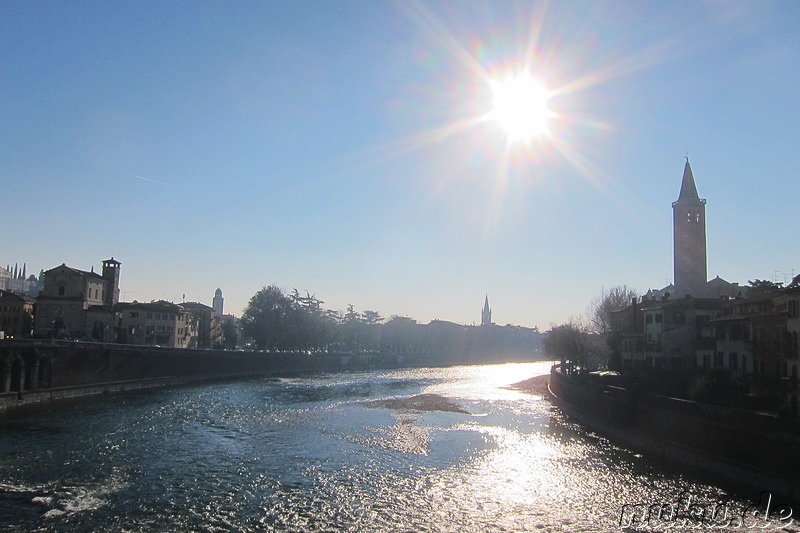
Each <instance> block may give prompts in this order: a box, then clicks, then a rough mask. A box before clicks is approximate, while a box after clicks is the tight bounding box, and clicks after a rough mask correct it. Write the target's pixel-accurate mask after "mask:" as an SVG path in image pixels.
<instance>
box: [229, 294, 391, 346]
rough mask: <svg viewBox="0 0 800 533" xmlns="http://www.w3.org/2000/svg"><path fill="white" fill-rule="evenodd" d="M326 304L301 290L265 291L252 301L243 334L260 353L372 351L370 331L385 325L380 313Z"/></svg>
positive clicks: (247, 309)
mask: <svg viewBox="0 0 800 533" xmlns="http://www.w3.org/2000/svg"><path fill="white" fill-rule="evenodd" d="M324 303H325V302H323V301H322V300H320V299H319V298H317V297H316V296H315V295H313V294H310V293H309V292H308V291H306V292H305V295H303V294H301V293H300V291H298V290H297V289H293V290H292V292H291V293H290V294H286V293H285V292H284V291H283V290H282V289H280V288H279V287H276V286H275V285H270V286H269V287H264V288H262V289H261V290H259V291H258V292H256V293H255V294H254V295H253V297H252V298H250V301H249V303H248V304H247V307H246V308H245V310H244V313H243V314H242V319H241V326H242V332H243V333H244V335H245V336H246V337H249V338H251V339H253V342H254V343H255V345H256V347H257V348H258V349H259V350H317V349H321V348H331V347H333V348H341V349H347V350H353V349H360V348H368V347H370V344H371V343H370V331H371V329H372V327H373V326H375V325H377V324H379V323H381V322H382V321H383V317H382V316H381V315H380V313H379V312H377V311H373V310H365V311H363V312H358V311H356V310H355V307H354V306H353V305H348V307H347V311H346V312H345V313H341V312H339V311H335V310H331V309H324V308H323V307H322V304H324Z"/></svg>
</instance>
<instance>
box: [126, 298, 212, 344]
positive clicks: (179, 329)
mask: <svg viewBox="0 0 800 533" xmlns="http://www.w3.org/2000/svg"><path fill="white" fill-rule="evenodd" d="M114 310H115V314H116V317H117V327H116V330H117V332H116V335H117V342H119V343H121V344H141V345H146V346H162V347H166V348H194V347H195V346H192V343H193V342H196V339H197V327H198V320H197V318H196V317H195V316H194V315H193V314H192V313H190V312H188V311H187V310H186V309H184V308H183V307H181V306H180V305H178V304H174V303H172V302H166V301H163V300H161V301H157V302H149V303H142V302H136V301H134V302H130V303H128V302H123V303H118V304H117V305H116V306H115V308H114Z"/></svg>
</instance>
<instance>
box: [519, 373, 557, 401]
mask: <svg viewBox="0 0 800 533" xmlns="http://www.w3.org/2000/svg"><path fill="white" fill-rule="evenodd" d="M549 385H550V376H549V375H548V374H545V375H542V376H534V377H532V378H529V379H526V380H523V381H520V382H518V383H514V384H512V385H510V386H509V388H510V389H517V390H521V391H523V392H529V393H532V394H542V395H545V396H549V395H550V390H549V388H548V387H549Z"/></svg>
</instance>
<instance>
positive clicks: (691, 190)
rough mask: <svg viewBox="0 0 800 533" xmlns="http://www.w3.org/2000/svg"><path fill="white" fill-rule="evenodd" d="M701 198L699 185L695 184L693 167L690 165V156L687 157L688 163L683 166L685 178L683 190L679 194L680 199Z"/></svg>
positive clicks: (682, 183) (682, 182) (682, 184)
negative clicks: (698, 191) (698, 189)
mask: <svg viewBox="0 0 800 533" xmlns="http://www.w3.org/2000/svg"><path fill="white" fill-rule="evenodd" d="M699 198H700V196H699V195H698V194H697V186H696V185H695V184H694V176H693V175H692V167H691V166H689V158H688V157H687V158H686V165H685V166H684V167H683V180H682V181H681V192H680V194H679V195H678V200H684V199H686V200H698V199H699Z"/></svg>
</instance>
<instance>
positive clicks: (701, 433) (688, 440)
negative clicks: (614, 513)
mask: <svg viewBox="0 0 800 533" xmlns="http://www.w3.org/2000/svg"><path fill="white" fill-rule="evenodd" d="M550 391H551V393H552V394H553V396H554V398H555V400H556V402H557V403H558V404H559V406H560V407H561V408H562V409H563V410H564V411H565V412H566V414H568V415H571V416H573V417H575V418H577V419H578V420H579V421H581V422H582V423H584V424H586V425H588V426H591V427H593V428H595V429H596V430H598V431H600V432H601V433H605V434H606V435H608V436H609V437H610V438H612V439H613V440H616V441H619V442H621V443H622V444H624V445H626V446H630V447H633V448H639V449H644V450H647V451H649V452H651V453H655V454H658V455H661V456H664V457H666V458H668V459H673V460H678V461H681V462H683V463H686V464H689V465H692V466H695V467H698V468H701V469H705V470H708V471H710V472H713V473H715V474H717V475H719V476H721V477H724V478H726V479H727V480H728V481H731V482H733V483H736V484H738V485H740V486H745V487H748V488H751V489H754V490H758V491H764V490H768V491H772V492H773V493H775V494H781V495H783V496H784V497H785V498H789V499H790V500H791V501H794V502H800V423H798V421H797V420H795V419H789V418H785V417H779V416H777V415H772V414H769V413H758V412H753V411H744V410H739V409H727V408H722V407H718V406H713V405H707V404H701V403H697V402H692V401H688V400H682V399H678V398H668V397H663V396H656V395H651V394H647V393H646V391H641V390H635V389H624V388H621V387H615V386H612V385H608V384H605V383H602V382H599V381H597V380H592V379H588V378H586V377H584V376H569V375H566V374H563V373H561V372H560V371H558V369H557V368H554V369H553V371H552V372H551V376H550Z"/></svg>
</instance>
